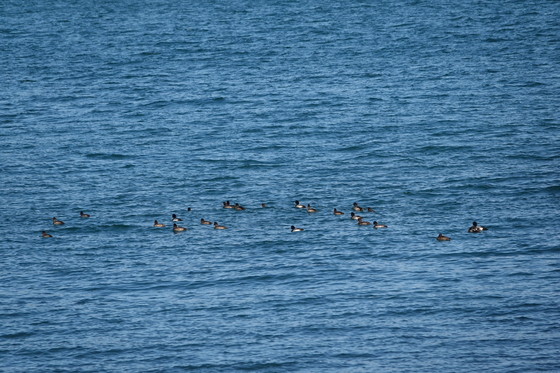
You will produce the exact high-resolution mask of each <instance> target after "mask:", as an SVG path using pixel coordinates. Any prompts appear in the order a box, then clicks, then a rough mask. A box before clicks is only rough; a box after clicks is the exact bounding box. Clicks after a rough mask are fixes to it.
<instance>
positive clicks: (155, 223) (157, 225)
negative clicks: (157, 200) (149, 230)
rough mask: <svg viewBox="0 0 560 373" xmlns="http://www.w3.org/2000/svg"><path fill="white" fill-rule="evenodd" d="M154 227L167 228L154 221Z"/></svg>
mask: <svg viewBox="0 0 560 373" xmlns="http://www.w3.org/2000/svg"><path fill="white" fill-rule="evenodd" d="M154 227H157V228H162V227H165V225H164V224H162V223H159V222H158V221H157V220H154Z"/></svg>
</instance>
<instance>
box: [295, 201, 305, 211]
mask: <svg viewBox="0 0 560 373" xmlns="http://www.w3.org/2000/svg"><path fill="white" fill-rule="evenodd" d="M294 207H297V208H298V209H304V208H305V206H304V205H302V204H300V203H299V201H296V205H295V206H294Z"/></svg>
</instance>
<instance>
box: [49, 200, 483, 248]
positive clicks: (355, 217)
mask: <svg viewBox="0 0 560 373" xmlns="http://www.w3.org/2000/svg"><path fill="white" fill-rule="evenodd" d="M294 203H295V206H294V207H295V208H298V209H305V210H306V211H307V212H308V213H314V212H317V210H316V209H314V208H312V207H311V205H310V204H307V206H305V205H302V204H300V203H299V201H295V202H294ZM261 207H266V205H265V204H264V203H263V204H261ZM222 208H224V209H234V210H237V211H242V210H245V208H244V207H243V206H241V205H239V203H236V204H235V205H232V204H230V202H229V201H225V202H222ZM352 210H353V212H351V213H350V219H352V220H356V221H357V223H358V225H360V226H364V225H372V226H373V228H375V229H379V228H387V226H386V225H385V224H379V223H378V222H377V221H374V222H373V223H371V222H368V221H365V220H364V219H363V217H361V216H359V215H356V213H355V212H354V211H356V212H375V211H374V210H373V209H372V208H371V207H367V208H363V207H360V206H359V205H358V203H357V202H354V204H353V206H352ZM187 211H191V208H190V207H189V208H188V209H187ZM333 214H334V215H344V212H342V211H339V210H337V209H336V208H335V209H334V211H333ZM80 217H81V218H89V217H90V215H89V214H85V213H84V212H83V211H80ZM171 221H172V222H173V228H172V230H173V232H183V231H186V230H187V228H185V227H181V226H179V225H177V222H181V221H183V220H182V219H180V218H178V217H177V215H176V214H172V215H171ZM52 222H53V225H63V224H64V222H63V221H60V220H58V219H57V218H56V217H54V218H52ZM200 224H201V225H213V226H214V229H227V227H226V226H223V225H220V224H218V222H214V223H212V222H211V221H210V220H204V219H203V218H201V219H200ZM153 226H154V227H156V228H163V227H165V224H163V223H160V222H158V221H157V220H155V221H154V225H153ZM290 228H291V231H292V232H301V231H303V230H304V229H303V228H296V227H295V226H294V225H292V226H291V227H290ZM486 230H488V228H486V227H483V226H481V225H478V224H477V223H476V221H473V225H472V226H471V227H470V228H469V229H468V231H467V232H468V233H480V232H482V231H486ZM42 237H52V235H50V234H48V233H47V232H46V231H42ZM436 239H437V240H438V241H450V240H451V238H449V237H447V236H444V235H443V234H441V233H440V234H439V236H437V237H436Z"/></svg>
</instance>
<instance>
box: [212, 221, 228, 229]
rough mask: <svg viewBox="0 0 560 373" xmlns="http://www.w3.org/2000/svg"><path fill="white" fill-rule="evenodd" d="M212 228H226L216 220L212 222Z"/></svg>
mask: <svg viewBox="0 0 560 373" xmlns="http://www.w3.org/2000/svg"><path fill="white" fill-rule="evenodd" d="M214 229H227V227H224V226H223V225H219V224H218V222H217V221H215V222H214Z"/></svg>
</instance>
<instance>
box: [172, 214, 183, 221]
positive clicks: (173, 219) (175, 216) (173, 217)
mask: <svg viewBox="0 0 560 373" xmlns="http://www.w3.org/2000/svg"><path fill="white" fill-rule="evenodd" d="M171 221H183V219H179V218H178V217H177V215H175V214H173V215H171Z"/></svg>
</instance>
